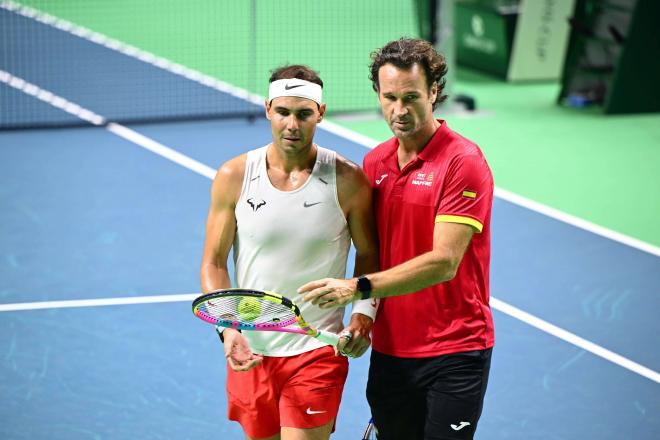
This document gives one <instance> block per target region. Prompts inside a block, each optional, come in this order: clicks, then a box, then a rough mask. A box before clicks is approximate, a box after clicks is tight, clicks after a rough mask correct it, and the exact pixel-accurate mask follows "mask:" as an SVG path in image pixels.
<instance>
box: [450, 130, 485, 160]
mask: <svg viewBox="0 0 660 440" xmlns="http://www.w3.org/2000/svg"><path fill="white" fill-rule="evenodd" d="M445 130H446V133H447V135H446V136H445V137H444V143H445V144H446V146H447V153H449V154H451V155H453V156H470V155H477V156H483V153H482V152H481V148H479V145H478V144H477V143H476V142H475V141H473V140H471V139H468V138H466V137H465V136H463V135H462V134H460V133H458V132H456V131H454V130H452V129H450V128H449V127H445Z"/></svg>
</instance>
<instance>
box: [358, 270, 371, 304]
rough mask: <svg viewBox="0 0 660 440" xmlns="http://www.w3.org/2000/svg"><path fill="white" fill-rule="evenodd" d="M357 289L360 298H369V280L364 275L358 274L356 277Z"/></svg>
mask: <svg viewBox="0 0 660 440" xmlns="http://www.w3.org/2000/svg"><path fill="white" fill-rule="evenodd" d="M357 290H358V292H360V296H361V297H362V299H369V298H371V281H369V278H367V277H365V276H364V275H362V276H359V277H358V279H357Z"/></svg>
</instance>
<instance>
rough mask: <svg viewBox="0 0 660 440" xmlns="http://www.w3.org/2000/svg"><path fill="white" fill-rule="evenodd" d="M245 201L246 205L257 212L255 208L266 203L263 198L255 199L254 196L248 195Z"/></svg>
mask: <svg viewBox="0 0 660 440" xmlns="http://www.w3.org/2000/svg"><path fill="white" fill-rule="evenodd" d="M247 203H248V205H250V206H251V207H252V210H253V211H254V212H257V210H258V209H259V208H261V207H262V206H264V205H265V204H266V201H265V200H257V199H254V198H252V197H250V198H249V199H247Z"/></svg>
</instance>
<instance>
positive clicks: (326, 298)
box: [298, 278, 357, 309]
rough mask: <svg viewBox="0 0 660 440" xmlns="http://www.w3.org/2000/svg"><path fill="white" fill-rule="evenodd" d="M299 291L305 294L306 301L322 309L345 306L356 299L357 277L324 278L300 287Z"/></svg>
mask: <svg viewBox="0 0 660 440" xmlns="http://www.w3.org/2000/svg"><path fill="white" fill-rule="evenodd" d="M298 293H299V294H301V295H303V300H304V301H305V302H311V303H312V304H314V305H318V306H319V307H320V308H322V309H329V308H332V307H343V306H345V305H346V304H348V303H350V302H352V301H353V300H354V299H355V295H356V294H357V279H355V278H352V279H350V280H340V279H335V278H323V279H322V280H316V281H311V282H309V283H307V284H305V285H303V286H301V287H299V288H298Z"/></svg>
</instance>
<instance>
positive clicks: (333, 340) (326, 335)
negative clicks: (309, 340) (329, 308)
mask: <svg viewBox="0 0 660 440" xmlns="http://www.w3.org/2000/svg"><path fill="white" fill-rule="evenodd" d="M318 332H319V333H318V335H316V339H318V340H319V341H321V342H323V343H325V344H328V345H332V346H333V347H336V346H337V344H338V343H339V335H337V334H335V333H330V332H325V331H322V330H319V331H318Z"/></svg>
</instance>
